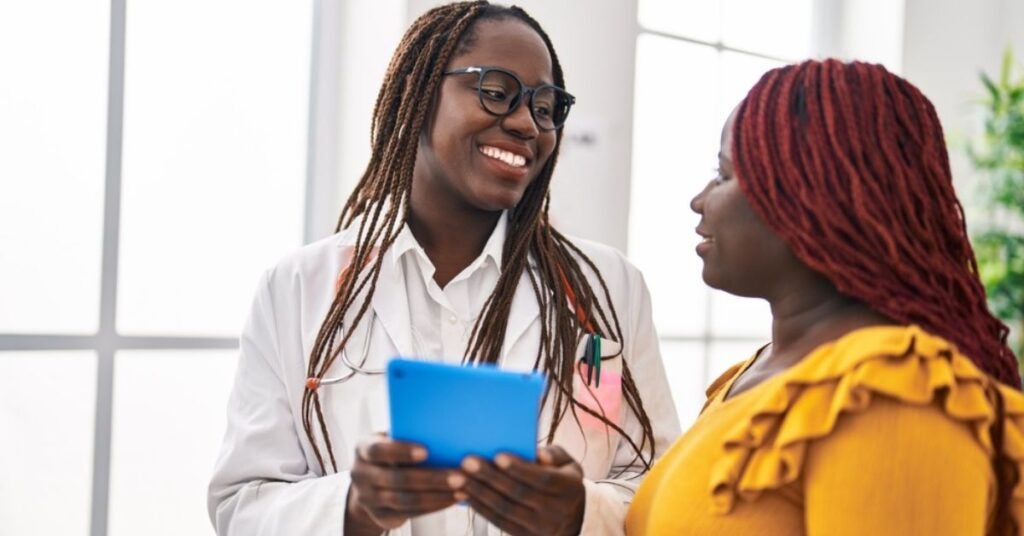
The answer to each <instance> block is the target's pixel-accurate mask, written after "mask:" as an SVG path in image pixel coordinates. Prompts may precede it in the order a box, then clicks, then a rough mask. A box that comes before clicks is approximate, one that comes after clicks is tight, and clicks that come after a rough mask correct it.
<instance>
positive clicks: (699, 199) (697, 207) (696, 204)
mask: <svg viewBox="0 0 1024 536" xmlns="http://www.w3.org/2000/svg"><path fill="white" fill-rule="evenodd" d="M713 183H714V180H710V181H708V183H707V184H705V185H704V189H703V190H701V191H700V192H698V193H697V195H695V196H694V197H693V199H691V200H690V210H692V211H694V212H696V213H697V214H700V215H702V216H703V215H704V197H705V196H706V195H707V194H708V188H711V185H712V184H713Z"/></svg>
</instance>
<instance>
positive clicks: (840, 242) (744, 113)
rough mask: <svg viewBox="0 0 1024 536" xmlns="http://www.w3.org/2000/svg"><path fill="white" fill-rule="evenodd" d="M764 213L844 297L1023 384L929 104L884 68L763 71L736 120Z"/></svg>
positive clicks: (750, 184) (743, 161) (813, 65)
mask: <svg viewBox="0 0 1024 536" xmlns="http://www.w3.org/2000/svg"><path fill="white" fill-rule="evenodd" d="M733 129H734V130H733V143H734V144H735V145H734V146H733V154H734V165H735V168H736V173H737V176H739V177H740V178H741V180H740V186H741V188H742V189H743V191H744V193H745V194H746V197H747V199H748V200H749V201H750V204H751V206H752V207H753V208H754V210H755V211H756V212H757V213H758V215H760V217H761V219H762V220H764V221H765V223H767V224H768V226H769V227H771V228H772V229H773V230H774V231H775V232H776V233H778V234H779V236H781V237H782V238H783V240H785V242H786V243H787V244H788V245H789V247H790V248H791V249H792V250H793V253H794V254H795V255H796V256H797V258H799V259H800V260H801V261H802V262H803V263H804V264H806V265H807V266H809V267H810V268H812V269H814V270H815V271H817V272H819V273H821V274H823V275H824V276H825V277H827V278H828V279H829V280H830V281H831V282H832V283H833V284H834V285H835V286H836V288H837V289H838V290H839V291H840V292H841V293H843V294H845V295H847V296H850V297H853V298H855V299H858V300H860V301H862V302H864V303H866V304H868V305H869V306H871V307H872V308H874V309H875V310H877V311H878V312H880V313H882V314H884V315H885V316H887V317H889V318H891V319H893V320H894V321H896V322H900V323H904V324H917V325H920V326H921V327H923V328H924V329H926V330H928V331H930V332H932V333H935V334H936V335H939V336H941V337H943V338H945V339H947V340H949V341H951V342H953V343H954V344H956V345H957V346H958V347H959V349H960V350H961V351H962V352H963V353H964V354H965V355H967V356H968V357H969V358H970V359H971V360H972V361H974V363H975V364H976V365H977V366H978V367H979V368H981V369H982V370H984V371H985V372H987V373H988V374H990V375H991V376H993V377H995V378H997V379H998V380H1000V381H1002V382H1003V383H1006V384H1008V385H1012V386H1014V387H1016V388H1018V389H1019V388H1020V383H1021V382H1020V374H1019V371H1018V368H1017V361H1016V359H1015V358H1014V356H1013V353H1012V351H1011V350H1010V348H1009V347H1008V346H1007V344H1006V337H1007V334H1008V332H1009V330H1008V329H1007V327H1006V326H1005V325H1003V323H1002V322H1000V321H999V320H998V319H996V318H995V317H994V316H992V314H991V313H990V312H989V310H988V306H987V304H986V301H985V290H984V288H983V287H982V285H981V282H980V281H979V279H978V266H977V263H976V262H975V259H974V251H973V250H972V249H971V244H970V242H969V241H968V238H967V229H966V227H965V225H964V215H963V207H962V206H961V205H960V202H959V201H958V200H957V198H956V194H955V193H954V191H953V181H952V174H951V173H950V168H949V156H948V155H947V153H946V145H945V142H944V140H943V134H942V126H941V125H940V124H939V119H938V117H937V115H936V113H935V108H934V107H933V106H932V104H931V102H929V101H928V99H927V98H926V97H925V96H924V95H923V94H921V92H920V91H919V90H918V89H917V88H916V87H914V86H913V85H911V84H910V83H909V82H907V81H906V80H904V79H902V78H900V77H898V76H896V75H894V74H892V73H889V72H888V71H886V69H885V68H884V67H882V66H881V65H873V64H868V63H862V62H852V63H843V62H840V61H836V60H825V61H806V62H804V63H801V64H799V65H790V66H786V67H781V68H778V69H774V70H772V71H769V72H768V73H766V74H765V75H764V76H763V77H762V78H761V80H760V81H759V82H758V83H757V84H756V85H755V86H754V87H753V89H751V90H750V93H749V94H748V95H747V97H746V99H745V100H744V101H743V103H742V105H741V106H740V109H739V111H738V112H737V116H736V120H735V125H734V127H733Z"/></svg>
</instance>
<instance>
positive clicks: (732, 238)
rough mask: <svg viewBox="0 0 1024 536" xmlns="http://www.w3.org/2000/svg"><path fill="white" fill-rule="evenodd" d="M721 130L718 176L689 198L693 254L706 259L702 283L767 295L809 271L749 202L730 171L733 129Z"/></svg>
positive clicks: (728, 126)
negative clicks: (694, 220) (695, 240)
mask: <svg viewBox="0 0 1024 536" xmlns="http://www.w3.org/2000/svg"><path fill="white" fill-rule="evenodd" d="M735 116H736V112H735V111H733V113H732V115H730V116H729V119H728V120H727V121H726V122H725V126H724V127H723V129H722V147H721V150H720V151H719V153H718V174H717V176H716V177H715V178H714V179H712V180H711V182H709V183H708V184H707V186H705V187H704V190H703V191H701V192H700V193H699V194H697V196H696V197H694V198H693V200H692V201H691V202H690V208H692V209H693V211H694V212H696V213H697V214H700V216H701V219H700V224H699V225H698V226H697V234H698V235H700V237H701V241H700V243H699V244H697V254H698V255H700V257H701V258H702V259H703V260H704V271H703V277H704V282H705V283H707V284H708V285H710V286H711V287H713V288H717V289H720V290H724V291H726V292H729V293H731V294H736V295H738V296H749V297H762V298H768V297H770V295H771V294H772V288H773V286H775V285H778V284H779V283H780V282H782V281H785V280H787V279H792V277H793V276H795V275H797V274H802V273H803V272H807V271H808V269H807V268H806V267H805V266H804V265H803V264H801V263H800V262H799V261H798V260H797V259H796V257H795V256H794V255H793V253H792V252H791V251H790V249H789V247H788V246H787V245H786V244H785V242H783V241H782V239H781V238H780V237H779V236H778V235H776V234H775V233H774V232H772V230H771V229H770V228H768V226H767V225H765V223H764V222H763V221H762V220H761V218H760V217H759V216H758V215H757V213H755V212H754V210H753V208H751V206H750V204H749V203H748V202H747V198H746V195H745V194H744V193H743V190H742V189H741V188H740V185H739V181H740V180H743V178H742V177H737V176H736V174H735V170H734V169H733V160H732V157H733V148H732V127H733V123H734V121H735Z"/></svg>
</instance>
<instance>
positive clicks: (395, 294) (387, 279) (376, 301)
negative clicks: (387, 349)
mask: <svg viewBox="0 0 1024 536" xmlns="http://www.w3.org/2000/svg"><path fill="white" fill-rule="evenodd" d="M399 270H400V268H399V266H398V263H396V262H394V259H393V257H392V255H391V252H390V251H388V252H386V253H385V254H384V262H383V263H381V267H380V276H379V278H378V279H377V289H376V291H375V292H374V293H373V303H372V307H373V312H374V313H375V314H376V315H377V320H378V321H379V322H380V324H381V326H382V327H383V328H384V331H385V332H386V333H387V334H388V337H389V338H390V339H391V343H392V344H394V346H395V349H396V354H397V355H398V356H404V357H419V356H415V355H413V344H412V318H411V317H410V315H409V298H408V296H406V293H405V284H404V283H403V280H402V277H401V273H400V272H399ZM388 357H389V358H390V357H395V356H388Z"/></svg>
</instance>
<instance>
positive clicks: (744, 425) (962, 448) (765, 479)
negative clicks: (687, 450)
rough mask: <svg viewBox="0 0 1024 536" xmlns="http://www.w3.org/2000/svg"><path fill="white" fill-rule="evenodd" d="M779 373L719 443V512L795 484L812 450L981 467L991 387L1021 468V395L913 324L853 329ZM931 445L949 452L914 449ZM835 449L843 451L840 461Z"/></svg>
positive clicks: (850, 457) (987, 444)
mask: <svg viewBox="0 0 1024 536" xmlns="http://www.w3.org/2000/svg"><path fill="white" fill-rule="evenodd" d="M783 374H784V375H785V376H784V377H783V378H782V381H780V382H777V383H776V384H774V385H773V388H772V389H769V390H766V391H764V392H762V393H759V395H758V396H759V399H758V400H757V401H756V403H755V404H754V406H753V409H752V411H751V412H750V413H749V414H748V415H747V416H745V417H744V418H743V420H742V422H740V423H737V426H736V427H735V428H734V429H733V431H732V432H731V433H730V435H729V436H728V437H727V438H725V439H724V441H723V452H724V453H725V454H724V456H723V457H722V458H721V459H720V460H719V462H718V464H717V465H716V466H715V469H714V472H713V475H714V476H713V482H712V489H714V490H715V491H714V493H713V494H714V495H715V501H716V505H717V506H718V508H719V509H720V510H722V511H729V510H730V509H731V508H732V507H733V505H734V504H735V502H736V501H737V500H743V499H750V500H752V498H753V497H756V496H757V495H758V494H759V493H760V492H762V491H765V490H769V489H777V488H780V487H782V486H784V485H787V484H790V483H793V482H795V481H796V480H797V479H798V478H800V477H801V475H802V474H803V472H804V470H805V464H806V463H807V456H808V455H809V452H813V451H815V450H818V451H829V450H831V451H833V453H832V454H833V455H830V456H826V457H824V458H823V459H828V460H831V463H842V464H846V463H853V464H854V465H855V466H856V465H857V464H858V463H860V465H859V466H863V467H866V465H867V464H865V463H863V462H865V461H868V459H869V458H870V459H873V458H874V457H878V458H879V461H885V460H889V461H892V460H896V459H907V460H911V461H913V462H914V463H916V464H917V466H918V467H920V468H927V469H929V470H935V469H936V468H943V465H944V464H946V463H947V462H948V463H953V462H952V457H951V456H953V453H958V454H959V455H961V461H960V462H958V463H964V461H965V460H968V459H970V460H973V461H974V462H975V463H974V465H971V467H975V469H977V468H978V466H979V464H980V465H981V466H985V467H987V460H988V459H990V458H991V456H992V454H993V448H992V438H991V437H990V432H989V430H990V428H991V425H992V423H993V422H994V420H995V415H996V408H995V405H994V402H993V397H992V392H993V391H994V390H996V389H998V391H999V393H1001V395H1002V398H1003V400H1004V403H1005V404H1004V407H1005V411H1004V413H1005V416H1004V421H1003V422H1004V424H1005V427H1006V434H1005V440H1004V447H1005V450H1006V452H1007V454H1008V455H1010V456H1011V458H1013V459H1014V460H1015V461H1016V462H1017V463H1018V465H1019V466H1021V465H1022V462H1024V435H1022V434H1021V432H1022V431H1024V396H1022V395H1021V393H1020V392H1018V391H1016V390H1014V389H1011V388H1008V387H1005V386H1001V385H1000V384H998V383H997V382H995V381H994V380H992V379H991V378H989V377H988V376H987V375H985V374H984V373H982V372H981V371H980V370H979V369H977V367H975V366H974V364H973V363H972V362H971V361H970V360H969V359H968V358H967V357H966V356H964V355H963V354H961V353H960V352H959V351H958V350H957V348H956V347H955V346H954V345H953V344H951V343H949V342H948V341H946V340H944V339H942V338H940V337H937V336H935V335H932V334H930V333H928V332H926V331H924V330H923V329H921V328H919V327H917V326H885V327H876V328H865V329H861V330H857V331H855V332H851V333H850V334H847V335H846V336H844V337H841V338H840V339H837V340H836V341H833V342H831V343H828V344H825V345H822V346H821V347H819V348H817V349H815V350H814V351H812V352H811V353H810V354H809V355H808V356H807V357H806V358H804V360H803V361H802V362H801V363H799V364H797V365H795V366H794V367H793V368H792V369H790V370H788V371H786V372H784V373H783ZM936 444H942V445H944V447H943V448H944V449H946V447H945V445H947V444H948V445H949V448H948V449H946V450H945V451H943V452H938V453H935V452H932V453H929V456H931V457H925V456H921V455H920V453H919V452H918V451H919V450H921V449H925V448H934V445H936ZM929 445H931V447H929ZM840 451H841V452H844V453H846V454H847V455H844V456H839V457H837V456H836V453H838V452H840ZM900 456H903V458H900ZM943 457H948V460H947V462H941V460H940V458H943ZM929 460H930V461H929ZM940 462H941V463H940ZM877 465H884V464H876V466H877ZM865 470H866V469H865ZM943 470H944V468H943ZM866 478H869V477H866Z"/></svg>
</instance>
